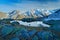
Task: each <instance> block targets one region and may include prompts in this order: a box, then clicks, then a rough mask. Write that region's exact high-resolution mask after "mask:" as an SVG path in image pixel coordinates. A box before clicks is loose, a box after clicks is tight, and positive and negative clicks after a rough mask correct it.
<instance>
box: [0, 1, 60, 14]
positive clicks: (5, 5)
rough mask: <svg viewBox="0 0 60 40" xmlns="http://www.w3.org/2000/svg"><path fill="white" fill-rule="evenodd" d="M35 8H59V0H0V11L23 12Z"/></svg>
mask: <svg viewBox="0 0 60 40" xmlns="http://www.w3.org/2000/svg"><path fill="white" fill-rule="evenodd" d="M37 8H38V9H48V10H51V9H57V8H60V0H0V11H2V12H6V13H8V12H11V11H12V10H20V11H21V12H24V11H27V10H30V9H37Z"/></svg>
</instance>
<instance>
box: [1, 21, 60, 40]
mask: <svg viewBox="0 0 60 40" xmlns="http://www.w3.org/2000/svg"><path fill="white" fill-rule="evenodd" d="M49 22H50V23H49ZM51 22H52V24H51ZM44 23H46V24H48V23H49V25H51V27H49V28H46V27H45V28H44V27H36V28H35V27H28V26H23V25H19V23H9V21H8V20H7V21H6V20H4V21H2V20H1V21H0V40H60V25H59V24H60V21H47V22H44Z"/></svg>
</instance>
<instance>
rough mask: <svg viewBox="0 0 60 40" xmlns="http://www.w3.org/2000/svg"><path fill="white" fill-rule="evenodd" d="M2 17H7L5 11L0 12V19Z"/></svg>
mask: <svg viewBox="0 0 60 40" xmlns="http://www.w3.org/2000/svg"><path fill="white" fill-rule="evenodd" d="M3 18H8V15H7V13H4V12H0V19H3Z"/></svg>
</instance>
